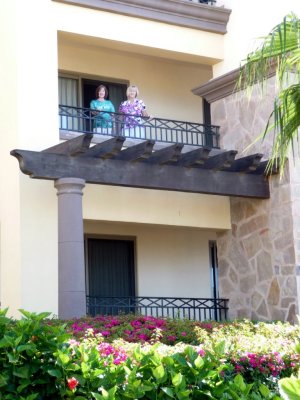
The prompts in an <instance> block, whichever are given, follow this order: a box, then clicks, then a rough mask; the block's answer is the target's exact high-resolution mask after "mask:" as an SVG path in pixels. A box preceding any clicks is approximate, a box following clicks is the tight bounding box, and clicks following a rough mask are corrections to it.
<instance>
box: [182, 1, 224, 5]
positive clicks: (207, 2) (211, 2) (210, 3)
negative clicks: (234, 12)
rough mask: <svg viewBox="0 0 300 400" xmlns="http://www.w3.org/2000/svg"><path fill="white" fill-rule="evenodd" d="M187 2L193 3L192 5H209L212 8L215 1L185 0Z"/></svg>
mask: <svg viewBox="0 0 300 400" xmlns="http://www.w3.org/2000/svg"><path fill="white" fill-rule="evenodd" d="M185 1H187V2H193V3H201V4H209V5H211V6H213V5H214V4H215V3H216V2H217V0H185Z"/></svg>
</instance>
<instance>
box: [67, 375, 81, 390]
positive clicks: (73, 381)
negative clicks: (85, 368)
mask: <svg viewBox="0 0 300 400" xmlns="http://www.w3.org/2000/svg"><path fill="white" fill-rule="evenodd" d="M67 382H68V387H69V389H70V390H74V389H75V388H76V386H77V385H78V383H79V382H78V380H77V379H76V378H74V377H72V378H69V379H67Z"/></svg>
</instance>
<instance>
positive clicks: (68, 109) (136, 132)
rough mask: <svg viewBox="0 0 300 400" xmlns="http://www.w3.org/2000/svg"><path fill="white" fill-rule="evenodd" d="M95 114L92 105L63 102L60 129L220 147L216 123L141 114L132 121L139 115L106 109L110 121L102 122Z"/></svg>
mask: <svg viewBox="0 0 300 400" xmlns="http://www.w3.org/2000/svg"><path fill="white" fill-rule="evenodd" d="M95 113H97V111H96V112H95V110H91V109H90V108H81V107H72V106H66V105H59V128H60V131H61V132H64V131H67V132H70V131H73V132H81V133H90V132H93V133H95V134H100V135H107V136H117V135H118V136H125V137H128V138H131V139H150V140H154V141H155V142H166V143H181V144H185V145H192V146H208V147H212V148H219V127H218V126H215V125H204V124H199V123H195V122H186V121H176V120H170V119H164V118H147V117H145V118H143V117H139V121H138V122H137V123H136V124H132V123H130V124H129V123H128V121H129V120H130V119H131V122H132V120H133V119H134V118H135V120H136V119H137V117H136V116H133V115H128V114H127V115H126V116H124V114H120V113H109V112H106V111H105V112H104V113H105V114H106V116H108V119H109V121H106V122H107V123H102V124H101V122H100V118H99V115H97V114H95ZM97 124H98V125H100V126H97ZM101 125H102V126H101ZM103 125H104V126H103ZM129 125H130V127H129ZM131 125H134V126H131Z"/></svg>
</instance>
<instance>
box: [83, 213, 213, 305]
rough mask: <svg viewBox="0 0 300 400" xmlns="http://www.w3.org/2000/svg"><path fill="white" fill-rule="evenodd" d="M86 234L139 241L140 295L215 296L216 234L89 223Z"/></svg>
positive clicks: (172, 228)
mask: <svg viewBox="0 0 300 400" xmlns="http://www.w3.org/2000/svg"><path fill="white" fill-rule="evenodd" d="M84 231H85V234H90V235H92V234H93V235H96V234H97V235H100V236H101V235H113V237H115V236H118V235H120V236H125V237H131V238H135V241H136V242H135V243H136V278H137V282H136V283H137V287H136V291H137V295H139V296H171V297H211V295H212V294H211V285H210V265H209V252H208V249H209V247H208V242H209V240H215V239H216V234H215V233H214V232H212V231H211V232H209V231H204V230H200V229H189V228H178V227H167V226H153V225H152V226H149V225H144V224H127V223H126V224H124V223H106V222H95V221H87V220H85V222H84Z"/></svg>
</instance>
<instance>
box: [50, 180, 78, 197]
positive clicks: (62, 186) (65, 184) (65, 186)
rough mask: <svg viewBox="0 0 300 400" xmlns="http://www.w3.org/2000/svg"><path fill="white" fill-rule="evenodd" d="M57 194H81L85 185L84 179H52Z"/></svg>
mask: <svg viewBox="0 0 300 400" xmlns="http://www.w3.org/2000/svg"><path fill="white" fill-rule="evenodd" d="M54 187H55V188H56V189H57V195H60V194H71V193H72V194H81V195H82V189H83V188H84V187H85V180H84V179H81V178H60V179H57V180H56V181H54Z"/></svg>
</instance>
